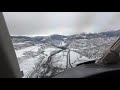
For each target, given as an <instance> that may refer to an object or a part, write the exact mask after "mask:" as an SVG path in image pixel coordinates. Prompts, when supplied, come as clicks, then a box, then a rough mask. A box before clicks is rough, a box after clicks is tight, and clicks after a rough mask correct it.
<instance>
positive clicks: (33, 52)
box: [13, 37, 118, 78]
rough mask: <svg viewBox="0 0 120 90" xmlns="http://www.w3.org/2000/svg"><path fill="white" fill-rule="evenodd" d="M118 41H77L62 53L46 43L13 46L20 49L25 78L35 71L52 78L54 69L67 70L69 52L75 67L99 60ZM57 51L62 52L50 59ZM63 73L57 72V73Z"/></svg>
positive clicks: (103, 39)
mask: <svg viewBox="0 0 120 90" xmlns="http://www.w3.org/2000/svg"><path fill="white" fill-rule="evenodd" d="M117 39H118V37H111V38H93V39H77V40H73V42H72V43H70V45H69V46H68V48H67V49H65V50H62V51H60V50H61V49H60V48H57V47H54V46H52V45H48V44H45V43H42V44H41V43H40V44H33V45H28V46H27V45H26V46H25V47H24V45H25V44H28V42H18V43H13V45H14V46H17V48H18V49H15V52H16V55H17V58H18V62H19V66H20V69H21V71H23V73H24V77H23V78H27V77H29V76H30V74H31V73H32V72H34V73H35V71H36V72H37V73H38V74H43V72H45V73H46V75H48V76H50V74H51V73H52V70H53V68H56V67H57V68H61V69H66V65H67V55H68V50H70V52H69V56H70V57H69V58H70V63H71V65H72V66H73V67H75V66H76V65H77V64H79V63H82V62H87V61H90V60H95V59H99V58H100V57H101V56H102V55H103V52H104V51H105V50H107V49H108V48H109V47H110V46H111V45H112V43H113V42H115V41H116V40H117ZM22 44H23V46H22V48H19V45H22ZM64 45H65V43H64V41H63V42H61V45H59V46H64ZM23 47H24V48H23ZM57 51H60V52H59V53H56V54H55V55H53V56H51V57H50V55H52V54H54V53H55V52H57ZM49 58H51V59H49ZM45 65H48V66H45ZM51 65H52V66H51ZM48 69H49V71H48ZM38 71H39V72H38ZM61 71H63V70H61ZM61 71H60V70H59V71H58V70H56V72H57V73H59V72H61ZM43 75H44V74H43ZM39 76H41V75H39Z"/></svg>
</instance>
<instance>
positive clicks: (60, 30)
mask: <svg viewBox="0 0 120 90" xmlns="http://www.w3.org/2000/svg"><path fill="white" fill-rule="evenodd" d="M3 14H4V17H5V21H6V24H7V27H8V30H9V32H10V35H31V36H35V35H40V36H47V35H52V34H60V35H72V34H80V33H83V32H86V33H99V32H104V31H111V30H118V29H120V12H3Z"/></svg>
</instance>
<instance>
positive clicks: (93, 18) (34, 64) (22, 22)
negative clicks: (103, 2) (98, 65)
mask: <svg viewBox="0 0 120 90" xmlns="http://www.w3.org/2000/svg"><path fill="white" fill-rule="evenodd" d="M3 14H4V17H5V20H6V24H7V26H8V30H9V32H10V35H11V40H12V42H13V46H14V49H15V52H16V56H17V59H18V63H19V66H20V69H21V71H23V74H24V76H23V78H49V77H52V76H54V75H56V74H58V73H60V72H63V71H65V70H67V69H69V68H73V67H76V65H78V64H80V63H83V62H88V61H94V60H98V59H100V58H101V57H102V56H103V54H104V51H106V50H108V49H109V48H110V47H111V45H112V44H113V43H114V42H115V41H116V40H117V39H119V37H120V13H119V12H3Z"/></svg>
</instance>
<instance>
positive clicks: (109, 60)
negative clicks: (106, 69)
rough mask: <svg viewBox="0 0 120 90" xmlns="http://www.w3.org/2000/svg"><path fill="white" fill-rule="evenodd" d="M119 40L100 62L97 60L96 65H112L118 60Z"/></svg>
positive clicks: (119, 57) (119, 58) (119, 51)
mask: <svg viewBox="0 0 120 90" xmlns="http://www.w3.org/2000/svg"><path fill="white" fill-rule="evenodd" d="M119 53H120V38H119V39H118V40H117V41H116V42H115V43H114V44H113V45H112V46H111V47H110V49H109V50H108V51H107V52H106V53H105V54H104V55H103V57H102V58H101V59H100V60H97V61H96V62H95V63H97V64H114V63H118V62H119V60H120V56H119Z"/></svg>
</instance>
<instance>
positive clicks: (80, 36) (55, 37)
mask: <svg viewBox="0 0 120 90" xmlns="http://www.w3.org/2000/svg"><path fill="white" fill-rule="evenodd" d="M119 36H120V30H117V31H107V32H101V33H80V34H75V35H69V36H65V35H59V34H54V35H50V36H34V37H31V36H11V37H12V38H16V39H19V40H21V41H24V40H25V41H33V42H36V43H44V42H50V41H54V40H59V41H64V40H65V39H68V40H70V39H91V38H99V37H101V38H103V37H119Z"/></svg>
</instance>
